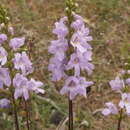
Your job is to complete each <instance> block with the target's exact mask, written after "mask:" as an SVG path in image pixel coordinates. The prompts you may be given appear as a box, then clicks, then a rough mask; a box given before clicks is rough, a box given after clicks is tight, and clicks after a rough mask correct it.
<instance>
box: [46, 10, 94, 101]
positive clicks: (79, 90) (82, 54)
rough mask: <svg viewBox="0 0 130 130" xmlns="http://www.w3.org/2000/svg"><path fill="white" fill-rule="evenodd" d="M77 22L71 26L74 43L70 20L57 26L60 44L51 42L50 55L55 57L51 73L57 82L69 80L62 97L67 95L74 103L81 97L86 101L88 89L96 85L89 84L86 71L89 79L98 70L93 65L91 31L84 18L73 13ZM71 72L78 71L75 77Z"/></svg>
mask: <svg viewBox="0 0 130 130" xmlns="http://www.w3.org/2000/svg"><path fill="white" fill-rule="evenodd" d="M73 19H74V20H73V22H72V23H71V25H70V26H71V29H72V30H73V34H72V36H71V38H70V39H68V38H67V36H68V35H69V31H70V30H69V27H68V26H67V22H68V18H67V17H63V18H61V19H60V20H59V22H56V23H55V29H54V30H53V33H54V34H56V35H57V38H58V40H54V41H51V45H50V47H49V53H51V54H53V57H52V58H51V59H50V64H49V66H48V69H49V71H51V72H52V80H53V81H59V80H61V79H65V85H64V86H63V88H62V89H61V91H60V93H61V94H67V95H68V96H69V98H70V100H73V99H74V98H75V97H76V96H77V95H78V94H79V95H83V96H85V97H86V87H88V86H90V85H92V84H93V82H87V81H86V79H85V78H84V77H82V76H81V71H86V72H87V73H88V75H91V74H92V72H93V69H94V65H93V64H92V63H91V61H92V47H91V46H90V44H89V43H88V42H89V41H91V40H92V37H91V36H89V29H88V28H86V27H85V23H84V21H83V18H82V17H81V16H79V15H77V14H75V13H73ZM70 50H72V51H73V52H72V51H70ZM70 52H71V53H70ZM68 54H69V55H68ZM69 71H74V73H73V75H72V73H71V74H70V73H69ZM66 72H68V73H66Z"/></svg>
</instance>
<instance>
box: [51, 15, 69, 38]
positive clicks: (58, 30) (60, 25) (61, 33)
mask: <svg viewBox="0 0 130 130" xmlns="http://www.w3.org/2000/svg"><path fill="white" fill-rule="evenodd" d="M66 21H67V17H64V18H62V19H60V20H59V22H56V23H55V29H53V33H54V34H56V35H57V36H58V38H63V37H65V36H66V35H67V34H68V28H67V26H66V25H65V22H66Z"/></svg>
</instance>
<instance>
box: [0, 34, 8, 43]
mask: <svg viewBox="0 0 130 130" xmlns="http://www.w3.org/2000/svg"><path fill="white" fill-rule="evenodd" d="M6 40H7V36H6V34H0V44H1V45H2V44H3V43H4V41H6Z"/></svg>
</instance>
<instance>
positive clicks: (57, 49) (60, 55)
mask: <svg viewBox="0 0 130 130" xmlns="http://www.w3.org/2000/svg"><path fill="white" fill-rule="evenodd" d="M67 49H68V42H67V40H66V39H58V40H53V41H51V45H50V47H49V49H48V50H49V53H51V54H54V55H55V57H57V59H59V60H60V61H62V60H63V59H64V58H65V56H66V54H65V52H66V51H67Z"/></svg>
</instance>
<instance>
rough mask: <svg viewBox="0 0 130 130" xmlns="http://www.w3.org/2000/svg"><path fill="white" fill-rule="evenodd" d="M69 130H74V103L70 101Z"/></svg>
mask: <svg viewBox="0 0 130 130" xmlns="http://www.w3.org/2000/svg"><path fill="white" fill-rule="evenodd" d="M69 130H73V102H72V100H70V99H69Z"/></svg>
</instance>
